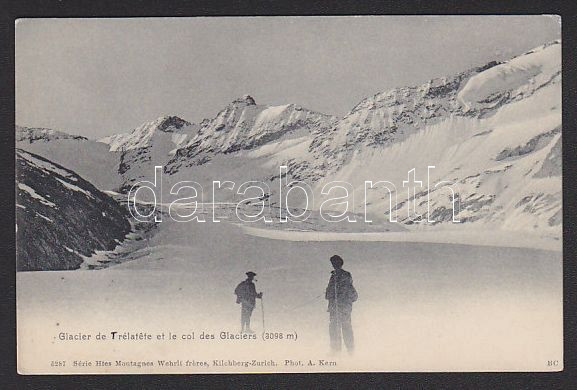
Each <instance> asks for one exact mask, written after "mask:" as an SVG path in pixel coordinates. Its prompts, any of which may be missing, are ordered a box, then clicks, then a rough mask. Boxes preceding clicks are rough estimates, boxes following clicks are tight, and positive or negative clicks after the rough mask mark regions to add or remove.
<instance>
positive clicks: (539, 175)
mask: <svg viewBox="0 0 577 390" xmlns="http://www.w3.org/2000/svg"><path fill="white" fill-rule="evenodd" d="M561 135H562V128H561V42H560V41H555V42H551V43H549V44H546V45H543V46H540V47H538V48H535V49H533V50H531V51H529V52H527V53H524V54H522V55H519V56H517V57H515V58H512V59H510V60H508V61H503V62H496V61H491V62H488V63H487V64H485V65H483V66H478V67H474V68H471V69H469V70H466V71H463V72H461V73H458V74H455V75H447V76H444V77H439V78H435V79H433V80H430V81H428V82H426V83H423V84H421V85H416V86H401V87H398V88H393V89H390V90H387V91H384V92H381V93H377V94H375V95H374V96H372V97H368V98H366V99H364V100H362V101H361V102H360V103H359V104H357V105H356V106H355V107H354V108H353V109H352V110H351V111H350V112H349V113H348V114H346V115H345V116H344V117H342V118H340V119H339V118H335V117H333V116H330V115H326V114H323V113H319V112H315V111H312V110H309V109H306V108H303V107H301V106H299V105H296V104H286V105H279V106H270V105H265V104H258V103H257V102H256V101H255V99H254V98H253V97H252V96H250V95H244V96H241V97H239V98H237V99H234V100H232V101H231V102H230V103H229V104H228V105H226V106H225V107H224V108H223V109H222V110H221V111H220V112H219V113H218V114H217V115H216V116H215V117H214V118H212V119H205V120H203V121H202V122H200V123H198V124H191V123H189V122H188V121H186V120H184V119H181V118H179V117H176V116H163V117H160V118H158V119H156V120H153V121H150V122H146V123H144V124H142V125H140V126H139V127H137V128H135V129H134V130H132V131H130V132H127V133H124V134H117V135H113V136H110V137H106V138H103V139H101V140H99V141H100V142H95V141H90V140H87V139H85V138H83V137H75V136H68V135H66V134H65V133H61V132H56V131H52V130H48V129H31V130H22V129H17V140H18V141H17V146H18V147H22V148H24V149H26V150H29V151H32V152H33V153H38V154H40V155H42V156H45V157H47V158H49V159H50V160H52V161H54V162H57V163H60V164H62V165H63V166H66V167H70V168H71V169H73V170H74V171H76V172H77V173H78V174H79V175H81V176H82V177H84V178H86V179H88V180H89V181H93V182H94V183H95V184H96V185H97V186H98V187H99V188H102V189H117V190H120V191H121V192H126V191H127V190H128V189H129V188H130V187H131V186H132V185H133V184H135V183H136V182H138V181H140V180H150V179H151V178H152V177H153V175H154V166H158V165H160V166H163V167H164V174H165V175H164V176H165V178H164V179H165V180H166V184H167V188H170V186H171V184H174V183H176V182H178V181H183V180H184V181H186V180H191V179H194V180H197V181H198V182H199V183H201V184H202V185H203V186H207V188H211V183H212V180H230V181H235V182H239V183H242V182H246V181H249V180H257V181H262V182H265V183H267V185H268V186H269V187H270V188H271V194H267V196H268V197H269V199H271V202H272V203H273V204H274V202H275V194H276V193H277V192H278V175H279V171H278V169H279V166H280V165H286V166H288V172H289V175H290V177H291V178H292V179H294V180H302V181H306V182H307V183H310V184H311V185H312V186H313V188H314V190H315V191H316V192H317V193H320V192H321V189H322V186H323V185H324V184H325V183H327V182H329V181H345V182H348V183H350V184H351V185H352V186H353V187H354V188H355V191H357V192H358V193H359V194H362V193H364V186H365V181H366V180H373V181H379V180H386V181H389V182H391V183H394V184H395V185H396V189H394V190H393V191H392V197H391V196H389V194H388V192H382V191H377V190H374V191H370V192H369V193H368V194H367V197H366V199H365V200H366V202H367V203H368V204H367V211H368V212H370V213H371V214H372V215H376V216H380V217H383V216H385V217H387V218H388V217H389V216H390V215H392V214H398V220H399V222H401V223H405V224H412V225H414V224H417V226H418V224H419V221H418V220H417V221H415V220H413V219H412V218H411V217H410V216H409V209H410V208H411V207H412V208H414V207H415V206H413V205H416V207H417V208H418V209H419V210H420V211H419V212H420V215H421V216H422V217H423V216H424V217H423V218H427V217H430V218H429V220H430V223H431V224H439V223H447V222H451V221H452V220H453V218H455V219H458V220H460V221H461V222H464V223H469V224H471V223H474V224H475V225H477V224H487V225H488V226H491V227H494V226H499V227H504V228H509V229H536V228H539V229H541V228H543V229H544V230H543V231H545V230H547V231H549V230H550V231H552V232H558V231H559V229H560V227H561V224H562V219H561V198H562V197H561ZM429 166H431V167H432V166H434V168H433V170H432V171H431V174H430V177H428V176H427V171H426V170H427V167H429ZM411 169H416V170H417V172H416V175H417V177H416V180H418V181H424V180H426V179H427V178H428V179H430V181H431V183H432V184H433V185H434V184H435V183H439V182H445V183H452V184H453V185H455V191H457V193H456V195H455V198H458V200H459V202H458V209H457V208H456V207H455V208H454V207H453V202H452V200H451V199H452V198H451V196H452V195H451V193H450V190H448V189H447V188H446V187H444V186H440V187H434V188H431V189H430V191H428V192H427V191H426V190H425V189H424V188H420V189H418V190H417V191H416V193H413V194H412V196H411V197H412V199H411V200H410V201H407V199H406V197H407V195H406V194H407V192H406V189H405V188H403V181H406V180H407V173H408V171H409V170H411ZM111 179H112V180H111ZM229 192H230V191H229ZM233 195H234V194H233V193H232V192H231V193H230V194H229V195H228V196H230V197H232V196H233ZM208 199H210V197H209V198H208ZM318 199H320V197H319V198H317V201H316V202H315V203H312V204H310V205H309V207H313V208H315V207H316V208H318V207H319V203H318ZM357 199H358V198H357ZM223 201H224V200H223ZM427 205H428V206H427ZM389 206H392V207H389ZM391 208H392V210H391ZM354 211H356V212H364V209H363V207H362V202H358V203H357V205H356V206H355V210H354Z"/></svg>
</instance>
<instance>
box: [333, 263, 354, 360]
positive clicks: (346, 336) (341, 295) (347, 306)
mask: <svg viewBox="0 0 577 390" xmlns="http://www.w3.org/2000/svg"><path fill="white" fill-rule="evenodd" d="M330 260H331V264H332V265H333V268H334V270H333V271H332V272H331V278H330V280H329V285H328V286H327V289H326V292H325V298H326V299H327V300H328V301H329V308H328V310H327V311H328V312H329V335H330V337H331V350H332V351H333V352H339V351H340V350H341V335H342V339H343V341H344V342H345V346H346V347H347V350H348V352H349V353H352V352H353V349H354V347H355V341H354V337H353V327H352V325H351V312H352V311H353V302H355V301H356V300H357V298H358V295H357V291H356V290H355V287H354V286H353V277H352V276H351V274H350V272H347V271H345V270H344V269H343V264H344V261H343V259H342V258H341V257H340V256H338V255H334V256H332V257H331V259H330Z"/></svg>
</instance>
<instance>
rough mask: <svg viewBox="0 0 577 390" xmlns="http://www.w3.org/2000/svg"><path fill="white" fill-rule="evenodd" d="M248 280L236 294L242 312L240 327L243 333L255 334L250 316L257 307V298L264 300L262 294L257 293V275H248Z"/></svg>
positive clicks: (250, 272) (240, 286) (237, 287)
mask: <svg viewBox="0 0 577 390" xmlns="http://www.w3.org/2000/svg"><path fill="white" fill-rule="evenodd" d="M246 276H247V278H246V280H243V281H242V282H240V283H239V285H238V286H236V289H235V290H234V293H235V294H236V303H240V304H241V311H240V326H241V330H240V332H241V333H245V332H246V333H254V332H253V331H252V329H250V316H251V315H252V311H253V310H254V307H255V305H256V298H259V299H261V298H262V292H261V293H258V294H257V292H256V287H255V285H254V283H253V280H254V277H255V276H256V274H255V273H254V272H252V271H249V272H247V273H246Z"/></svg>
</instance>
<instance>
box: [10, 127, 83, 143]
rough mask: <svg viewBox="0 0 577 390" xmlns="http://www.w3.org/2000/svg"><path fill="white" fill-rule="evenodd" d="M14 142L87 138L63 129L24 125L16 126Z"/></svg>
mask: <svg viewBox="0 0 577 390" xmlns="http://www.w3.org/2000/svg"><path fill="white" fill-rule="evenodd" d="M15 138H16V142H27V143H30V144H31V143H34V142H50V141H53V140H56V139H74V140H82V141H85V140H88V138H86V137H82V136H80V135H72V134H68V133H65V132H63V131H57V130H52V129H46V128H40V127H24V126H16V137H15Z"/></svg>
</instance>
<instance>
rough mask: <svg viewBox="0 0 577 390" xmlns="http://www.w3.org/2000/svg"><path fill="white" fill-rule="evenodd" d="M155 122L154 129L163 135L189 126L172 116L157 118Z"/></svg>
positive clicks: (186, 122) (182, 120)
mask: <svg viewBox="0 0 577 390" xmlns="http://www.w3.org/2000/svg"><path fill="white" fill-rule="evenodd" d="M155 122H156V128H157V129H158V130H159V131H163V132H165V133H171V132H173V131H174V130H178V129H181V128H183V127H185V126H188V125H190V122H188V121H185V120H184V119H182V118H179V117H177V116H174V115H169V116H162V117H160V118H158V119H157V120H156V121H155Z"/></svg>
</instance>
